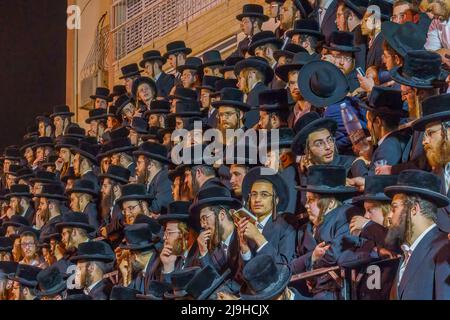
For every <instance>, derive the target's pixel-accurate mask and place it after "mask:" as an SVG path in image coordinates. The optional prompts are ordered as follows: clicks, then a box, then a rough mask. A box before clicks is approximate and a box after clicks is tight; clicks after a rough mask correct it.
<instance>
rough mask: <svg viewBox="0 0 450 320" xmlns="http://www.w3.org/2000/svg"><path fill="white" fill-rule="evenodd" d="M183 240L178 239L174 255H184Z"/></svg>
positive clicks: (173, 250) (174, 246)
mask: <svg viewBox="0 0 450 320" xmlns="http://www.w3.org/2000/svg"><path fill="white" fill-rule="evenodd" d="M183 242H184V240H183V238H180V239H177V240H176V241H175V243H174V244H173V249H172V254H173V255H176V256H179V255H181V254H183V251H184V245H183Z"/></svg>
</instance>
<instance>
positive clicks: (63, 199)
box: [34, 193, 67, 201]
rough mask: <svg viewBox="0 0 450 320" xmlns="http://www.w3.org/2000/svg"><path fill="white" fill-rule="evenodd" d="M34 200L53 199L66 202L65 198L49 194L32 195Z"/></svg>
mask: <svg viewBox="0 0 450 320" xmlns="http://www.w3.org/2000/svg"><path fill="white" fill-rule="evenodd" d="M34 196H35V197H36V198H46V199H54V200H61V201H66V200H67V197H66V196H64V195H60V194H51V193H39V194H35V195H34Z"/></svg>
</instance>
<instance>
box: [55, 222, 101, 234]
mask: <svg viewBox="0 0 450 320" xmlns="http://www.w3.org/2000/svg"><path fill="white" fill-rule="evenodd" d="M55 227H56V229H57V230H58V231H59V232H61V231H62V229H63V228H79V229H84V230H86V231H87V232H93V231H95V228H94V227H93V226H91V225H89V224H86V223H81V222H60V223H57V224H56V225H55Z"/></svg>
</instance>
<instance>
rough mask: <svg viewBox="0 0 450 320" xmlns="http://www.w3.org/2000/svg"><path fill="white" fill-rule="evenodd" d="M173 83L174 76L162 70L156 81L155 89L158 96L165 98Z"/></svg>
mask: <svg viewBox="0 0 450 320" xmlns="http://www.w3.org/2000/svg"><path fill="white" fill-rule="evenodd" d="M174 84H175V77H174V76H173V75H171V74H167V73H165V72H162V73H161V75H160V76H159V78H158V80H157V81H156V89H157V90H158V97H164V98H166V99H167V97H168V96H169V93H170V90H172V87H173V86H174Z"/></svg>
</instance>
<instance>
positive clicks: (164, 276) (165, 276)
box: [160, 242, 201, 283]
mask: <svg viewBox="0 0 450 320" xmlns="http://www.w3.org/2000/svg"><path fill="white" fill-rule="evenodd" d="M198 266H201V263H200V261H199V251H198V245H197V242H194V244H193V245H192V247H191V248H190V249H189V252H188V254H187V256H186V259H184V263H183V258H181V257H178V259H177V261H175V269H174V271H178V270H183V269H185V268H190V267H198ZM162 267H163V266H162V263H161V267H160V269H161V280H160V281H161V282H165V283H171V282H172V272H173V271H172V272H170V273H163V272H162V270H163V269H162Z"/></svg>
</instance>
